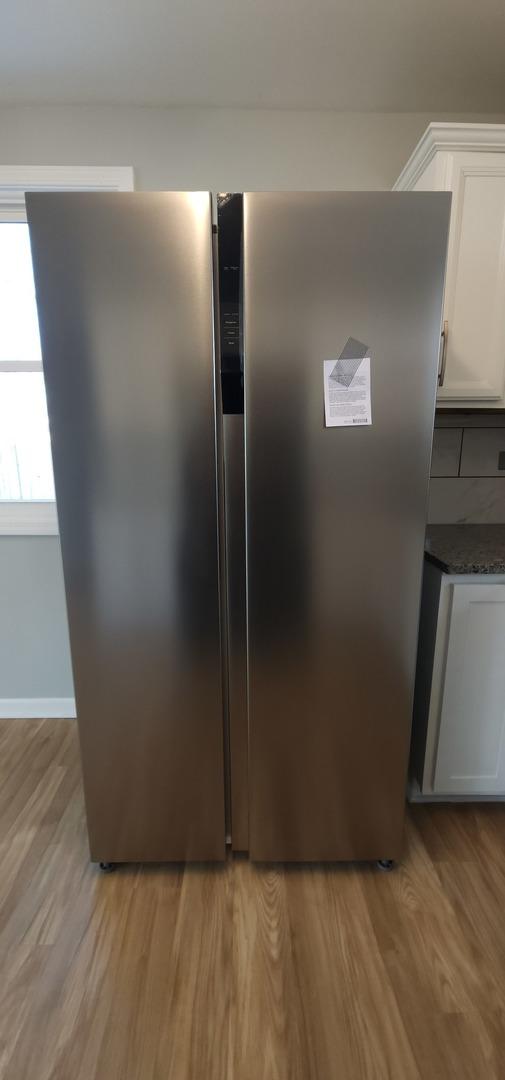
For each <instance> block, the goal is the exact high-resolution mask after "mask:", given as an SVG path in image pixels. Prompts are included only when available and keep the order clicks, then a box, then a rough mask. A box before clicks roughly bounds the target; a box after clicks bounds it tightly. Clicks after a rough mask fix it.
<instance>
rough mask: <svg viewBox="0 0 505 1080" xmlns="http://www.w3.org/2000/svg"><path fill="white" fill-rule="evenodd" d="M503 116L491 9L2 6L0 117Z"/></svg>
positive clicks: (239, 2)
mask: <svg viewBox="0 0 505 1080" xmlns="http://www.w3.org/2000/svg"><path fill="white" fill-rule="evenodd" d="M25 102H26V103H34V102H37V103H58V104H63V103H64V104H75V103H83V104H84V103H109V104H116V103H118V104H119V103H130V104H131V103H134V104H139V105H140V104H144V105H200V106H202V105H203V106H211V105H213V106H245V107H256V108H308V109H319V108H323V109H338V110H346V111H347V110H352V111H374V112H375V111H378V112H383V111H384V112H389V111H394V112H398V111H399V112H411V111H423V112H425V111H434V112H435V111H436V112H440V111H444V110H447V111H458V112H466V111H469V112H493V111H500V112H501V111H503V110H504V108H505V4H504V2H503V0H480V2H477V0H14V2H13V3H10V4H8V5H6V11H5V13H4V16H3V18H2V29H1V33H0V103H25Z"/></svg>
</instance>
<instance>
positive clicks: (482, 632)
mask: <svg viewBox="0 0 505 1080" xmlns="http://www.w3.org/2000/svg"><path fill="white" fill-rule="evenodd" d="M452 590H453V594H452V609H451V616H450V625H449V637H448V643H447V661H446V669H445V680H444V686H443V692H442V703H441V713H440V728H439V739H438V748H437V751H436V764H435V776H434V784H433V791H434V792H435V793H440V794H458V795H463V794H467V793H471V794H483V795H484V794H505V585H453V586H452Z"/></svg>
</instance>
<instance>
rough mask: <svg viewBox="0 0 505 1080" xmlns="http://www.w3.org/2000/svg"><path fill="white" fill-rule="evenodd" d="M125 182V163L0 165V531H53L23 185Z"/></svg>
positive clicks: (116, 186) (128, 179)
mask: <svg viewBox="0 0 505 1080" xmlns="http://www.w3.org/2000/svg"><path fill="white" fill-rule="evenodd" d="M44 188H46V189H48V190H53V191H54V190H58V189H59V190H69V189H70V190H72V189H73V190H84V191H90V190H97V191H99V190H106V191H114V190H116V191H119V190H132V189H133V170H132V169H131V168H123V167H122V168H105V169H104V168H95V167H90V168H76V169H72V168H65V167H57V168H51V167H47V168H46V167H34V168H29V167H27V168H24V169H17V168H5V167H4V168H0V534H1V533H4V534H5V533H9V534H22V533H32V534H33V533H35V534H37V533H38V534H44V533H56V532H57V531H58V527H57V518H56V506H55V496H54V484H53V474H52V465H51V449H50V439H49V424H48V418H47V407H46V397H45V390H44V377H43V372H42V357H41V352H40V340H39V330H38V321H37V307H36V302H35V289H34V283H33V272H32V261H31V253H30V237H29V231H28V225H27V224H26V212H25V205H24V193H25V191H27V190H30V189H31V190H39V191H40V190H43V189H44Z"/></svg>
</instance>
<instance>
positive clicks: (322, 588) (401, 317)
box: [244, 193, 450, 859]
mask: <svg viewBox="0 0 505 1080" xmlns="http://www.w3.org/2000/svg"><path fill="white" fill-rule="evenodd" d="M449 205H450V197H449V196H447V195H445V194H412V193H402V194H398V193H384V194H361V193H360V194H335V193H327V194H326V193H325V194H289V195H286V194H250V195H246V196H245V240H244V282H245V284H244V307H245V372H246V403H245V412H246V421H245V423H246V475H247V481H246V484H247V495H246V508H247V509H246V513H247V574H248V578H247V602H248V680H249V740H250V741H249V747H250V773H249V783H250V796H251V803H250V851H251V855H252V857H253V858H255V859H349V858H356V859H372V858H394V857H396V856H397V855H398V853H399V850H400V847H401V837H402V819H403V803H404V788H405V774H406V765H407V751H408V742H409V731H410V716H411V700H412V687H413V675H414V666H415V653H416V637H417V620H418V608H419V595H420V583H421V570H422V558H423V541H424V522H425V511H426V501H427V492H428V473H429V459H430V448H431V438H432V429H433V414H434V405H435V392H436V379H437V362H438V346H439V339H440V323H441V305H442V293H443V279H444V267H445V250H446V237H447V227H448V218H449ZM349 337H354V338H356V339H357V340H358V341H361V342H364V343H366V344H367V345H369V347H370V355H371V379H372V426H370V427H361V428H357V429H354V428H351V429H350V428H325V426H324V405H323V362H324V361H325V360H331V359H334V358H335V359H336V358H337V357H338V356H339V355H340V353H341V350H342V348H343V346H344V345H345V343H346V341H347V339H348V338H349Z"/></svg>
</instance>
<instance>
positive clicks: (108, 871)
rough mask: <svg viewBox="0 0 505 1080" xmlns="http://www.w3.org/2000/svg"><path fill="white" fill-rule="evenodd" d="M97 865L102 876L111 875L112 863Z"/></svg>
mask: <svg viewBox="0 0 505 1080" xmlns="http://www.w3.org/2000/svg"><path fill="white" fill-rule="evenodd" d="M98 865H99V867H100V870H102V871H103V873H104V874H112V871H113V869H114V863H113V862H101V863H99V864H98Z"/></svg>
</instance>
